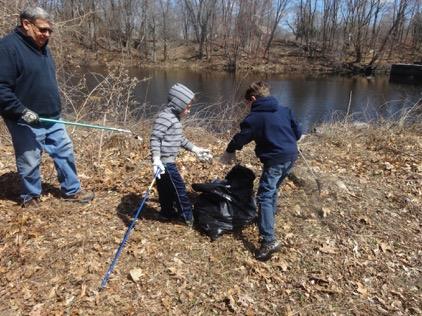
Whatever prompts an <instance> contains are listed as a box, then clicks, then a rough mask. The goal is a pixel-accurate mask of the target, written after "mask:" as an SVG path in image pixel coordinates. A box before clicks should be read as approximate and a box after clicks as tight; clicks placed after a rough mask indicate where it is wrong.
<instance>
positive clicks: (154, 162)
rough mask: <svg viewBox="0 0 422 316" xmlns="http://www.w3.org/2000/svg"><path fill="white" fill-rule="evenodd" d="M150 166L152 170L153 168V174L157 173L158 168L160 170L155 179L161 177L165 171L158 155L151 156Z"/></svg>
mask: <svg viewBox="0 0 422 316" xmlns="http://www.w3.org/2000/svg"><path fill="white" fill-rule="evenodd" d="M152 166H153V170H154V176H155V175H156V174H157V172H158V170H160V172H159V173H158V174H157V179H160V178H161V175H162V174H163V173H164V172H166V170H165V168H164V165H163V163H162V162H161V159H160V157H153V158H152Z"/></svg>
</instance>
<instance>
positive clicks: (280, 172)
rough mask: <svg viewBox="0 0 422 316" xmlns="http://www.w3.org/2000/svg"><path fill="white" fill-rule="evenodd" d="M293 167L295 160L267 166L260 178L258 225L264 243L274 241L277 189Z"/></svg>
mask: <svg viewBox="0 0 422 316" xmlns="http://www.w3.org/2000/svg"><path fill="white" fill-rule="evenodd" d="M292 167H293V161H288V162H285V163H282V164H278V165H274V166H270V167H265V166H264V169H263V171H262V175H261V178H260V180H259V188H258V194H257V204H258V209H259V211H258V212H259V213H258V227H259V234H260V236H261V240H262V242H263V243H270V242H272V241H274V240H275V239H276V238H275V232H274V221H275V213H276V210H277V191H278V188H279V187H280V184H281V183H282V182H283V180H284V178H285V177H286V176H287V174H288V172H289V170H290V169H291V168H292Z"/></svg>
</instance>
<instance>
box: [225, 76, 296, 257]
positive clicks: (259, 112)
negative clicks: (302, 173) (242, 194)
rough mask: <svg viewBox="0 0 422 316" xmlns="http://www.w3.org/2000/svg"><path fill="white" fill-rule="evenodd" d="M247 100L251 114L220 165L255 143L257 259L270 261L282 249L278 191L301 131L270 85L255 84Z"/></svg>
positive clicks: (292, 158) (289, 165)
mask: <svg viewBox="0 0 422 316" xmlns="http://www.w3.org/2000/svg"><path fill="white" fill-rule="evenodd" d="M245 99H246V101H247V102H248V103H249V104H250V105H251V112H250V113H249V115H248V116H247V117H246V118H245V119H244V120H243V122H242V123H241V124H240V132H239V133H237V134H236V135H234V137H233V139H232V140H231V141H230V143H229V145H228V146H227V149H226V152H225V153H224V154H223V156H222V157H221V161H222V162H223V163H230V162H233V160H234V158H235V152H236V150H241V149H242V148H243V146H244V145H246V144H248V143H249V142H251V141H255V144H256V147H255V154H256V155H257V157H258V158H259V159H260V161H261V162H262V163H263V165H264V167H263V171H262V175H261V178H260V182H259V188H258V194H257V204H258V208H259V213H258V214H259V218H258V226H259V233H260V237H261V247H260V249H259V250H258V251H257V253H256V258H257V259H258V260H268V259H270V258H271V255H272V254H273V253H274V252H276V251H279V250H280V247H281V244H280V242H279V241H277V239H276V238H275V232H274V222H275V213H276V208H277V190H278V188H279V186H280V184H281V182H282V181H283V180H284V178H285V177H286V176H287V174H288V172H289V170H290V169H291V168H292V167H293V164H294V162H295V160H296V159H297V155H298V149H297V144H296V142H297V140H299V138H300V137H301V136H302V131H301V129H300V127H299V125H298V123H297V122H296V120H295V119H294V117H293V114H292V111H291V110H290V109H288V108H286V107H283V106H281V105H280V104H279V103H278V101H277V99H276V98H274V97H273V96H271V95H270V86H269V84H268V83H266V82H263V81H258V82H254V83H252V84H251V85H250V86H249V88H248V89H247V91H246V94H245Z"/></svg>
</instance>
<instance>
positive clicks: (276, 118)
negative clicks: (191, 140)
mask: <svg viewBox="0 0 422 316" xmlns="http://www.w3.org/2000/svg"><path fill="white" fill-rule="evenodd" d="M301 136H302V131H301V128H300V126H299V124H298V123H297V122H296V120H295V118H294V117H293V113H292V111H291V110H290V109H289V108H286V107H283V106H281V105H280V104H279V103H278V101H277V99H276V98H274V97H272V96H269V97H260V98H258V99H257V100H256V101H255V102H253V103H252V107H251V112H250V113H249V114H248V116H247V117H246V118H245V119H244V120H243V122H242V123H241V124H240V132H239V133H237V134H236V135H235V136H234V137H233V139H232V140H231V141H230V143H229V145H228V146H227V149H226V151H227V152H229V153H233V152H235V151H236V150H241V149H242V147H243V146H244V145H246V144H248V143H249V142H251V141H255V144H256V146H255V154H256V155H257V156H258V158H259V159H260V160H261V162H262V163H263V164H264V165H265V166H272V165H275V164H280V163H284V162H287V161H294V160H296V159H297V153H298V150H297V145H296V141H297V140H298V139H299V138H300V137H301Z"/></svg>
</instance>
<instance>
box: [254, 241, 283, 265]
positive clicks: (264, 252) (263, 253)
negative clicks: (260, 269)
mask: <svg viewBox="0 0 422 316" xmlns="http://www.w3.org/2000/svg"><path fill="white" fill-rule="evenodd" d="M280 249H281V243H280V242H279V241H277V240H274V241H272V242H269V243H265V242H263V243H262V244H261V247H260V248H259V249H258V251H257V252H256V254H255V258H256V259H257V260H260V261H267V260H268V259H270V258H271V256H272V254H273V253H275V252H277V251H280Z"/></svg>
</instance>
